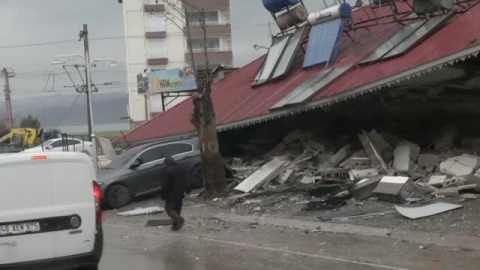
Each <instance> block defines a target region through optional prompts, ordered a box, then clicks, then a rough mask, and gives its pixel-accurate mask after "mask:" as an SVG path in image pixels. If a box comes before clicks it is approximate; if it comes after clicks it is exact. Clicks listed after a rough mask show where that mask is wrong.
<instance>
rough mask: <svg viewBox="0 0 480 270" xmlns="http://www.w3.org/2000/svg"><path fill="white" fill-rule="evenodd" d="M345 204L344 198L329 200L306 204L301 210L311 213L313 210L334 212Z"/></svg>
mask: <svg viewBox="0 0 480 270" xmlns="http://www.w3.org/2000/svg"><path fill="white" fill-rule="evenodd" d="M344 203H345V199H344V198H336V197H333V198H330V199H327V200H323V201H311V202H308V203H307V205H306V207H305V208H304V209H303V210H305V211H313V210H334V209H337V208H339V207H340V206H342V205H343V204H344Z"/></svg>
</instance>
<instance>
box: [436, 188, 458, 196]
mask: <svg viewBox="0 0 480 270" xmlns="http://www.w3.org/2000/svg"><path fill="white" fill-rule="evenodd" d="M435 196H437V197H458V196H460V192H459V190H458V188H455V187H450V188H441V189H439V190H437V192H436V194H435Z"/></svg>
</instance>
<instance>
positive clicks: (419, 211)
mask: <svg viewBox="0 0 480 270" xmlns="http://www.w3.org/2000/svg"><path fill="white" fill-rule="evenodd" d="M462 207H463V206H462V205H459V204H453V203H446V202H435V203H432V204H428V205H422V206H415V207H405V206H400V205H395V209H396V210H397V211H398V213H400V214H401V215H402V216H404V217H407V218H409V219H419V218H424V217H429V216H433V215H438V214H441V213H445V212H448V211H452V210H456V209H460V208H462Z"/></svg>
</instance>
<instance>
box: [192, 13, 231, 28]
mask: <svg viewBox="0 0 480 270" xmlns="http://www.w3.org/2000/svg"><path fill="white" fill-rule="evenodd" d="M188 15H189V19H190V25H191V26H202V24H203V16H202V13H200V12H189V13H188ZM221 17H222V18H221ZM221 19H222V20H221ZM229 23H230V22H229V21H226V20H225V19H224V16H220V15H219V13H218V12H217V11H209V12H205V25H207V26H215V25H225V24H229Z"/></svg>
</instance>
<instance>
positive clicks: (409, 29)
mask: <svg viewBox="0 0 480 270" xmlns="http://www.w3.org/2000/svg"><path fill="white" fill-rule="evenodd" d="M424 23H425V21H418V22H414V23H410V24H407V25H405V26H404V27H403V28H402V29H401V30H400V31H399V32H398V33H396V34H395V35H394V36H393V37H391V38H390V39H388V40H387V41H386V42H385V43H383V44H382V45H380V47H378V48H377V49H376V50H375V51H374V52H373V53H372V54H370V55H369V56H368V57H367V58H365V59H363V60H362V61H361V62H360V64H366V63H369V62H373V61H377V60H380V59H382V57H383V56H385V55H386V54H388V53H389V52H390V51H391V50H393V48H395V47H396V46H397V45H398V44H400V43H401V42H402V41H403V40H405V39H406V38H407V37H408V36H410V35H411V34H413V33H414V32H415V31H416V30H417V29H418V28H419V27H421V26H422V25H423V24H424Z"/></svg>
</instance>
